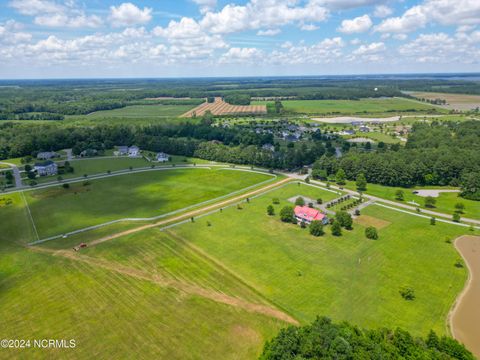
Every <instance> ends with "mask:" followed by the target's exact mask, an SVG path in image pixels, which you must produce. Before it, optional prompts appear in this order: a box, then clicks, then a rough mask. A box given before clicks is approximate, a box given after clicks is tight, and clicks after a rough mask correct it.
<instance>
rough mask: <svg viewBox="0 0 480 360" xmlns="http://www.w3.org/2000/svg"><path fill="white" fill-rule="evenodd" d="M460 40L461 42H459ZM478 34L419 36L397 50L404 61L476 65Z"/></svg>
mask: <svg viewBox="0 0 480 360" xmlns="http://www.w3.org/2000/svg"><path fill="white" fill-rule="evenodd" d="M460 40H461V41H460ZM477 42H480V34H478V37H477V34H475V33H472V34H470V35H466V34H463V35H461V37H460V38H459V37H452V36H449V35H447V34H445V33H435V34H421V35H419V36H418V37H417V38H416V39H415V40H413V41H411V42H409V43H407V44H405V45H403V46H401V47H400V48H399V50H398V52H399V54H400V55H402V57H403V58H404V59H407V60H412V61H419V62H423V63H454V64H455V63H478V59H479V58H480V49H478V47H477V46H475V43H477Z"/></svg>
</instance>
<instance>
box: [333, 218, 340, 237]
mask: <svg viewBox="0 0 480 360" xmlns="http://www.w3.org/2000/svg"><path fill="white" fill-rule="evenodd" d="M331 230H332V235H333V236H341V235H342V226H341V225H340V223H339V222H338V221H334V222H333V223H332V229H331Z"/></svg>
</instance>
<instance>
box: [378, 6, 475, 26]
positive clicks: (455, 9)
mask: <svg viewBox="0 0 480 360" xmlns="http://www.w3.org/2000/svg"><path fill="white" fill-rule="evenodd" d="M429 22H436V23H439V24H442V25H475V24H480V1H478V0H426V1H424V2H423V3H422V4H420V5H416V6H413V7H411V8H410V9H408V10H407V11H406V12H405V13H404V14H403V15H402V16H398V17H392V18H388V19H385V20H384V21H382V23H380V24H379V25H378V26H377V27H376V28H375V30H376V31H380V32H394V33H407V32H412V31H415V30H418V29H420V28H423V27H425V26H426V25H427V24H428V23H429Z"/></svg>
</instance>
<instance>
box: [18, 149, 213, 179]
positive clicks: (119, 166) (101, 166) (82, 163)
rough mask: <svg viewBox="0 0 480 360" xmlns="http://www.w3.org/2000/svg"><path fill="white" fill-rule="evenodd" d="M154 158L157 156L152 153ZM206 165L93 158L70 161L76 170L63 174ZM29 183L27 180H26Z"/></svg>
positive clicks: (185, 161)
mask: <svg viewBox="0 0 480 360" xmlns="http://www.w3.org/2000/svg"><path fill="white" fill-rule="evenodd" d="M152 156H153V157H154V156H155V154H153V153H152ZM193 163H195V164H205V163H208V161H206V160H203V159H195V158H188V157H184V156H171V161H169V162H166V163H158V162H150V161H148V160H146V159H145V158H143V157H142V158H131V157H126V156H121V157H120V156H119V157H92V158H84V159H73V160H70V165H71V166H72V167H73V168H74V172H73V173H66V174H62V175H61V177H62V178H63V179H64V180H68V179H71V178H79V177H83V176H84V175H89V176H90V175H97V174H106V173H107V172H108V171H112V172H113V171H119V170H129V169H130V167H132V169H138V168H149V167H151V166H152V165H154V166H156V167H157V166H172V165H173V164H175V165H187V164H193ZM57 177H58V176H57V175H54V176H40V177H37V178H36V179H35V181H37V182H38V183H45V182H51V181H56V180H57ZM24 180H25V181H27V182H28V180H27V179H24Z"/></svg>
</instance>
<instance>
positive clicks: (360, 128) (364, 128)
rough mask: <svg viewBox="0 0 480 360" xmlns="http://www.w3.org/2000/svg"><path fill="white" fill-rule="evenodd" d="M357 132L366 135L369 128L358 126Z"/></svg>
mask: <svg viewBox="0 0 480 360" xmlns="http://www.w3.org/2000/svg"><path fill="white" fill-rule="evenodd" d="M358 130H360V131H361V132H364V133H367V132H369V131H370V128H369V127H368V126H360V127H359V128H358Z"/></svg>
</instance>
